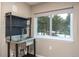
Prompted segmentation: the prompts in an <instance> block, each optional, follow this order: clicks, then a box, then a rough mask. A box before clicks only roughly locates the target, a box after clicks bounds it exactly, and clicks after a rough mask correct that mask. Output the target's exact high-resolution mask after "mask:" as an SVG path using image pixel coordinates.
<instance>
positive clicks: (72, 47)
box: [32, 2, 79, 57]
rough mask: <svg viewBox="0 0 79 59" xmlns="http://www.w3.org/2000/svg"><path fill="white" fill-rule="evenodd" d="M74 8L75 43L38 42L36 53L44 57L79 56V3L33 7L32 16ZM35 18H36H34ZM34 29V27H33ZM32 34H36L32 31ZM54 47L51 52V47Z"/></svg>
mask: <svg viewBox="0 0 79 59" xmlns="http://www.w3.org/2000/svg"><path fill="white" fill-rule="evenodd" d="M72 6H73V7H74V12H73V13H74V17H73V22H74V23H73V32H74V39H73V40H74V42H68V41H61V40H42V39H41V40H38V39H37V40H36V41H37V42H36V53H37V54H38V55H42V56H54V57H55V56H61V57H62V56H65V57H66V56H79V47H78V46H79V37H78V35H79V31H78V25H79V24H78V20H79V16H78V15H79V3H53V2H49V3H44V4H39V5H35V6H32V16H34V13H39V12H43V11H50V10H56V9H62V8H68V7H72ZM33 18H34V17H33ZM33 21H34V20H33ZM33 21H32V23H33V24H34V22H33ZM32 28H34V26H32ZM32 33H34V32H33V31H32ZM50 46H51V47H52V49H51V50H49V47H50Z"/></svg>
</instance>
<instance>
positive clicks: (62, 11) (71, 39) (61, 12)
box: [34, 8, 73, 41]
mask: <svg viewBox="0 0 79 59" xmlns="http://www.w3.org/2000/svg"><path fill="white" fill-rule="evenodd" d="M64 13H72V17H71V20H70V37H71V38H70V39H67V38H59V37H56V36H51V31H52V26H51V25H52V22H51V21H52V15H55V14H64ZM41 16H49V17H50V35H37V26H38V24H37V20H38V19H37V17H41ZM34 38H36V39H53V40H64V41H73V9H72V8H70V9H65V10H59V11H53V12H48V13H41V14H35V15H34Z"/></svg>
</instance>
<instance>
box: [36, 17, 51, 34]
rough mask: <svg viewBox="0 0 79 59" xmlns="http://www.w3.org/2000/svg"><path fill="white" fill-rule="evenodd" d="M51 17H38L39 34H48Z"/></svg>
mask: <svg viewBox="0 0 79 59" xmlns="http://www.w3.org/2000/svg"><path fill="white" fill-rule="evenodd" d="M49 24H50V23H49V17H48V16H42V17H38V32H42V33H43V34H45V33H46V34H48V31H49V27H50V26H49Z"/></svg>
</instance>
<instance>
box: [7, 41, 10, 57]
mask: <svg viewBox="0 0 79 59" xmlns="http://www.w3.org/2000/svg"><path fill="white" fill-rule="evenodd" d="M7 44H8V49H7V50H8V57H10V42H8V43H7Z"/></svg>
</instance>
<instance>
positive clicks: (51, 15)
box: [50, 14, 52, 35]
mask: <svg viewBox="0 0 79 59" xmlns="http://www.w3.org/2000/svg"><path fill="white" fill-rule="evenodd" d="M50 35H52V14H50Z"/></svg>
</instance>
